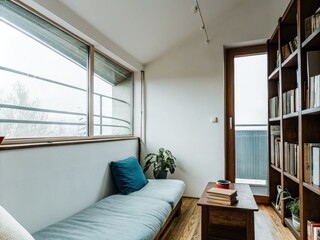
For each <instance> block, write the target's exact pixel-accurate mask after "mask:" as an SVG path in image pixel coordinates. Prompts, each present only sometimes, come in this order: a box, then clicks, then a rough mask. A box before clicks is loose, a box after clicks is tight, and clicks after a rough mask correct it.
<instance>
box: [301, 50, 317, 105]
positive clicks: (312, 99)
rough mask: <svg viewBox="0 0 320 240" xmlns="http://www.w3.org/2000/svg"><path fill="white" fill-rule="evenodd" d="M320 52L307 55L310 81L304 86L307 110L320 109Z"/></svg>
mask: <svg viewBox="0 0 320 240" xmlns="http://www.w3.org/2000/svg"><path fill="white" fill-rule="evenodd" d="M319 62H320V51H319V50H317V51H311V52H308V53H307V70H308V81H306V82H305V84H306V86H304V88H305V89H304V91H305V96H306V99H304V100H305V102H306V108H315V107H320V66H319Z"/></svg>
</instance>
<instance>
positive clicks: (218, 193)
mask: <svg viewBox="0 0 320 240" xmlns="http://www.w3.org/2000/svg"><path fill="white" fill-rule="evenodd" d="M237 196H238V194H237V190H234V189H222V188H216V187H213V188H210V189H209V190H207V201H208V203H212V204H217V205H226V206H231V205H234V204H236V203H237V202H238V199H237Z"/></svg>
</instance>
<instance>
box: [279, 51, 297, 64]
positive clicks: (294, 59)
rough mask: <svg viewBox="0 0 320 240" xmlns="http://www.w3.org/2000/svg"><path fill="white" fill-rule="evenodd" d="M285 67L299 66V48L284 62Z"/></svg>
mask: <svg viewBox="0 0 320 240" xmlns="http://www.w3.org/2000/svg"><path fill="white" fill-rule="evenodd" d="M281 66H282V67H283V68H285V67H294V66H298V49H296V50H295V51H294V52H293V53H291V54H290V56H289V57H288V58H287V59H286V60H285V61H284V62H283V63H282V65H281Z"/></svg>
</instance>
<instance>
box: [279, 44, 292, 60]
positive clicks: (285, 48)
mask: <svg viewBox="0 0 320 240" xmlns="http://www.w3.org/2000/svg"><path fill="white" fill-rule="evenodd" d="M281 53H282V59H283V60H286V59H287V58H288V57H289V56H290V48H289V44H285V45H284V46H282V47H281Z"/></svg>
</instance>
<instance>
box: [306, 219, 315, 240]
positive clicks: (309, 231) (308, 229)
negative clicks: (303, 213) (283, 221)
mask: <svg viewBox="0 0 320 240" xmlns="http://www.w3.org/2000/svg"><path fill="white" fill-rule="evenodd" d="M313 223H315V222H314V221H310V220H307V236H308V240H312V235H313V234H312V232H311V224H313Z"/></svg>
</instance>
